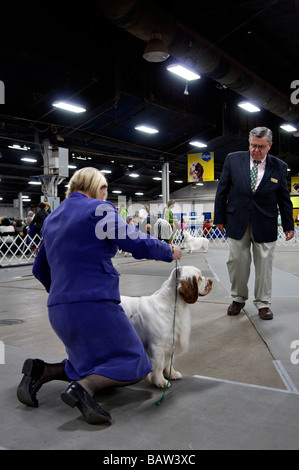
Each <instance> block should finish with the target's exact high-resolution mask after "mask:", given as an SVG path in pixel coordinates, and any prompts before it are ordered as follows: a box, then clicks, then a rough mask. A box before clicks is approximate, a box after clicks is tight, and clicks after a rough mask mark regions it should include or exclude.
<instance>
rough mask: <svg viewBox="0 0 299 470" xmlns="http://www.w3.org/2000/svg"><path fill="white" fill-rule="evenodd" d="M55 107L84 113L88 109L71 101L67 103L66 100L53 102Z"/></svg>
mask: <svg viewBox="0 0 299 470" xmlns="http://www.w3.org/2000/svg"><path fill="white" fill-rule="evenodd" d="M52 106H55V108H60V109H64V110H66V111H71V112H72V113H84V112H85V111H86V109H85V108H83V107H82V106H78V105H75V104H71V103H66V102H65V101H56V102H55V103H53V104H52Z"/></svg>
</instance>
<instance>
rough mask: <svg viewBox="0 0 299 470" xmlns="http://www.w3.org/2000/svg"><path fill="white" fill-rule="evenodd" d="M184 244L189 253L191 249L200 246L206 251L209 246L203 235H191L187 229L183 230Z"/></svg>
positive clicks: (197, 248)
mask: <svg viewBox="0 0 299 470" xmlns="http://www.w3.org/2000/svg"><path fill="white" fill-rule="evenodd" d="M183 235H184V245H185V248H186V249H187V250H188V252H189V253H192V251H196V250H200V249H201V248H202V249H203V250H204V251H205V252H206V251H208V248H209V240H208V239H207V238H205V237H193V236H192V235H191V234H190V233H189V232H187V230H183Z"/></svg>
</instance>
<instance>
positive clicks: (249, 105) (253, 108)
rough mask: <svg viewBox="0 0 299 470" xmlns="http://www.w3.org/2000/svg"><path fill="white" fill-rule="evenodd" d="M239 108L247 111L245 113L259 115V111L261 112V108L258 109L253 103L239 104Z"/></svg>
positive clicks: (244, 102)
mask: <svg viewBox="0 0 299 470" xmlns="http://www.w3.org/2000/svg"><path fill="white" fill-rule="evenodd" d="M238 106H239V107H240V108H243V109H245V111H248V112H249V113H257V112H258V111H260V108H258V107H257V106H255V105H254V104H252V103H249V101H242V102H241V103H239V104H238Z"/></svg>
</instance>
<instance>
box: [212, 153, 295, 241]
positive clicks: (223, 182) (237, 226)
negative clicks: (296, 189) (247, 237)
mask: <svg viewBox="0 0 299 470" xmlns="http://www.w3.org/2000/svg"><path fill="white" fill-rule="evenodd" d="M286 177H287V164H286V163H285V162H283V161H282V160H280V159H279V158H277V157H274V156H273V155H269V154H268V155H267V159H266V168H265V173H264V176H263V178H262V180H261V182H260V184H259V186H258V187H257V189H256V191H255V192H254V193H252V191H251V188H250V153H249V151H247V152H233V153H230V154H228V155H227V157H226V159H225V162H224V166H223V171H222V174H221V178H220V181H219V184H218V188H217V192H216V198H215V211H214V223H215V224H224V225H225V230H226V235H227V236H228V237H230V238H234V239H236V240H240V239H241V238H242V237H243V235H244V233H245V231H246V228H247V227H248V224H249V222H251V226H252V234H253V238H254V240H255V241H256V242H257V243H266V242H272V241H275V240H276V239H277V218H278V208H279V210H280V215H281V223H282V227H283V230H284V231H289V230H294V221H293V206H292V203H291V200H290V194H289V190H288V187H287V180H286Z"/></svg>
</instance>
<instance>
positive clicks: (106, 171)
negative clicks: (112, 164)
mask: <svg viewBox="0 0 299 470" xmlns="http://www.w3.org/2000/svg"><path fill="white" fill-rule="evenodd" d="M100 172H101V173H107V174H108V173H112V171H111V170H100Z"/></svg>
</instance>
